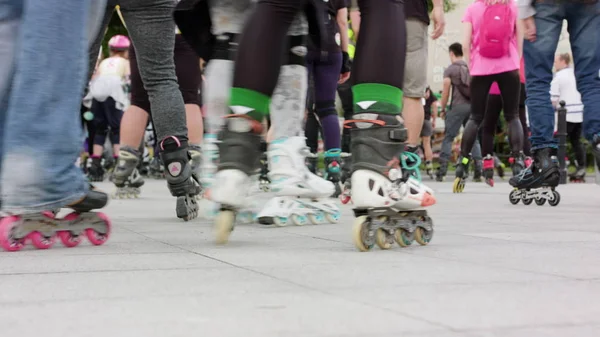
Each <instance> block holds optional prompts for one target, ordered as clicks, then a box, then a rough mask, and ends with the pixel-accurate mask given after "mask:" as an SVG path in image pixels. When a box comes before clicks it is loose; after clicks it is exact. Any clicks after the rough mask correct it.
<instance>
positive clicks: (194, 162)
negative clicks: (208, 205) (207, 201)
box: [189, 145, 204, 200]
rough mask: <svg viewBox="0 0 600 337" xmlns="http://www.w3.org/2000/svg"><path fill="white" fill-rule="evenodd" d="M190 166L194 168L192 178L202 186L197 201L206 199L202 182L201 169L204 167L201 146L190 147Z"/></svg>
mask: <svg viewBox="0 0 600 337" xmlns="http://www.w3.org/2000/svg"><path fill="white" fill-rule="evenodd" d="M189 153H190V166H191V167H192V177H193V178H194V180H195V181H196V183H197V184H198V186H200V193H198V194H196V196H195V198H196V200H200V199H202V198H203V197H204V191H203V186H202V183H201V182H200V167H201V165H202V148H201V147H200V146H199V145H190V146H189Z"/></svg>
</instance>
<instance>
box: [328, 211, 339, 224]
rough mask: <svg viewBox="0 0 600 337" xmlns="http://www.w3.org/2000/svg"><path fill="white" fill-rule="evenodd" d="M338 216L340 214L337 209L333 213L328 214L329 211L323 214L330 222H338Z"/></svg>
mask: <svg viewBox="0 0 600 337" xmlns="http://www.w3.org/2000/svg"><path fill="white" fill-rule="evenodd" d="M340 216H341V214H340V212H339V211H337V212H335V213H333V214H330V213H327V214H325V218H326V219H327V221H329V222H330V223H338V222H339V221H340Z"/></svg>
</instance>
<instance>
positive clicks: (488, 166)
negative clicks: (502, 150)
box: [483, 154, 494, 187]
mask: <svg viewBox="0 0 600 337" xmlns="http://www.w3.org/2000/svg"><path fill="white" fill-rule="evenodd" d="M483 177H484V178H485V183H486V184H488V185H489V186H490V187H494V158H493V157H492V156H491V155H489V154H488V155H487V156H485V158H483Z"/></svg>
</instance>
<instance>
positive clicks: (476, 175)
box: [472, 159, 483, 183]
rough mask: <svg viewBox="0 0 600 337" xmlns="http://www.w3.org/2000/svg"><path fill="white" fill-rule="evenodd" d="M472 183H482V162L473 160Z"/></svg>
mask: <svg viewBox="0 0 600 337" xmlns="http://www.w3.org/2000/svg"><path fill="white" fill-rule="evenodd" d="M472 162H473V182H475V183H480V182H482V181H483V179H482V177H483V165H482V160H478V159H473V160H472Z"/></svg>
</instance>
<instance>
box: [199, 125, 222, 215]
mask: <svg viewBox="0 0 600 337" xmlns="http://www.w3.org/2000/svg"><path fill="white" fill-rule="evenodd" d="M201 160H202V170H201V175H200V183H201V184H202V186H203V187H204V193H203V195H204V197H203V198H202V199H201V200H199V201H198V207H199V209H200V214H202V218H204V219H209V220H210V219H214V217H215V216H217V211H218V207H217V204H216V203H215V202H214V201H212V200H211V195H210V194H211V188H212V186H213V184H214V179H215V173H216V171H217V164H218V161H219V148H218V146H217V136H216V135H215V134H207V135H205V137H204V146H202V158H201Z"/></svg>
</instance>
